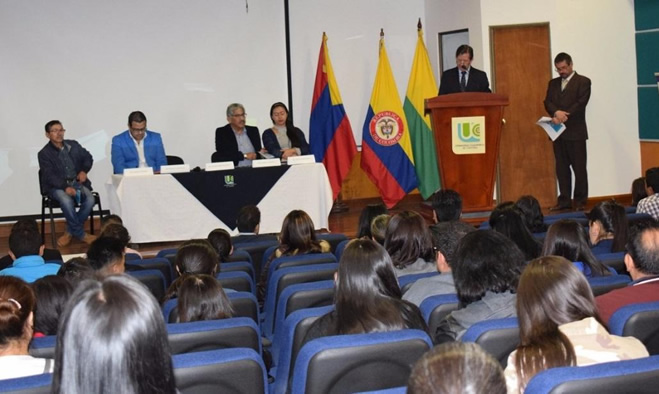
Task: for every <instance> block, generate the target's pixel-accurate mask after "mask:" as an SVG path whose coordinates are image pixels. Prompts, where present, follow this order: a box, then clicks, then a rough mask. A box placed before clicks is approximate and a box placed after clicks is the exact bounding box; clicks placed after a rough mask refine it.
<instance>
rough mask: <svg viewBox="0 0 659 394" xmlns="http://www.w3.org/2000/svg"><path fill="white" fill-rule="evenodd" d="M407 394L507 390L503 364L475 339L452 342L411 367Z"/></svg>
mask: <svg viewBox="0 0 659 394" xmlns="http://www.w3.org/2000/svg"><path fill="white" fill-rule="evenodd" d="M407 393H408V394H481V393H490V394H506V379H505V378H504V376H503V369H502V368H501V364H499V362H498V361H497V360H495V359H494V357H492V356H491V355H490V354H489V353H487V352H486V351H485V350H483V348H481V347H480V346H479V345H477V344H475V343H462V342H449V343H443V344H441V345H438V346H435V347H434V348H432V349H430V350H429V351H428V352H426V353H425V354H424V355H423V356H422V357H421V358H420V359H419V361H417V362H416V364H414V367H412V373H411V374H410V379H409V383H408V384H407Z"/></svg>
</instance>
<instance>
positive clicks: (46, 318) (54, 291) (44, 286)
mask: <svg viewBox="0 0 659 394" xmlns="http://www.w3.org/2000/svg"><path fill="white" fill-rule="evenodd" d="M31 286H32V291H34V296H35V297H36V301H37V303H36V305H35V308H34V336H35V337H37V336H45V335H57V327H58V324H59V319H60V316H61V315H62V311H63V310H64V307H65V306H66V303H67V302H68V301H69V298H71V294H72V293H73V290H74V289H73V285H72V284H71V283H70V282H69V281H68V280H67V279H66V278H64V277H62V276H56V275H48V276H44V277H43V278H39V279H37V280H36V281H34V282H32V285H31Z"/></svg>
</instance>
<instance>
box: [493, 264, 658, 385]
mask: <svg viewBox="0 0 659 394" xmlns="http://www.w3.org/2000/svg"><path fill="white" fill-rule="evenodd" d="M517 316H518V319H519V334H520V335H519V336H520V345H519V346H518V347H517V349H516V350H515V351H513V352H512V353H511V354H510V356H509V357H508V365H507V367H506V370H505V376H506V384H507V386H508V393H519V392H523V391H524V389H525V388H526V385H527V384H528V382H529V380H530V379H531V378H533V376H534V375H536V374H537V373H538V372H541V371H543V370H545V369H549V368H555V367H563V366H573V365H578V366H584V365H591V364H598V363H603V362H609V361H615V360H626V359H633V358H641V357H646V356H648V352H647V350H646V349H645V346H643V344H642V343H641V341H639V340H638V339H636V338H632V337H625V338H623V337H618V336H614V335H610V334H609V333H608V332H607V331H606V329H605V328H604V327H602V325H601V324H600V322H599V319H598V317H597V308H596V307H595V300H594V299H593V292H592V291H591V289H590V286H589V284H588V282H587V281H586V278H585V277H584V276H583V275H582V274H581V273H580V272H579V270H578V269H577V268H576V267H575V266H574V265H573V264H572V263H571V262H570V261H568V260H566V259H565V258H563V257H558V256H546V257H541V258H538V259H535V260H533V261H532V262H531V263H530V264H529V265H528V266H527V267H526V269H525V270H524V272H523V273H522V276H521V277H520V280H519V287H518V289H517Z"/></svg>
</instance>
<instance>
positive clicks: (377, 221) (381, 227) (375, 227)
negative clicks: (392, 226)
mask: <svg viewBox="0 0 659 394" xmlns="http://www.w3.org/2000/svg"><path fill="white" fill-rule="evenodd" d="M390 220H391V216H389V215H388V214H386V213H385V214H382V215H378V216H376V217H374V218H373V221H371V239H373V241H375V242H377V243H379V244H380V245H384V238H385V236H386V234H387V227H389V221H390Z"/></svg>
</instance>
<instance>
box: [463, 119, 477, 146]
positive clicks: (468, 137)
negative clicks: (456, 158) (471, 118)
mask: <svg viewBox="0 0 659 394" xmlns="http://www.w3.org/2000/svg"><path fill="white" fill-rule="evenodd" d="M458 138H460V140H461V141H462V142H478V141H480V140H481V125H480V124H479V123H473V122H464V123H458Z"/></svg>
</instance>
